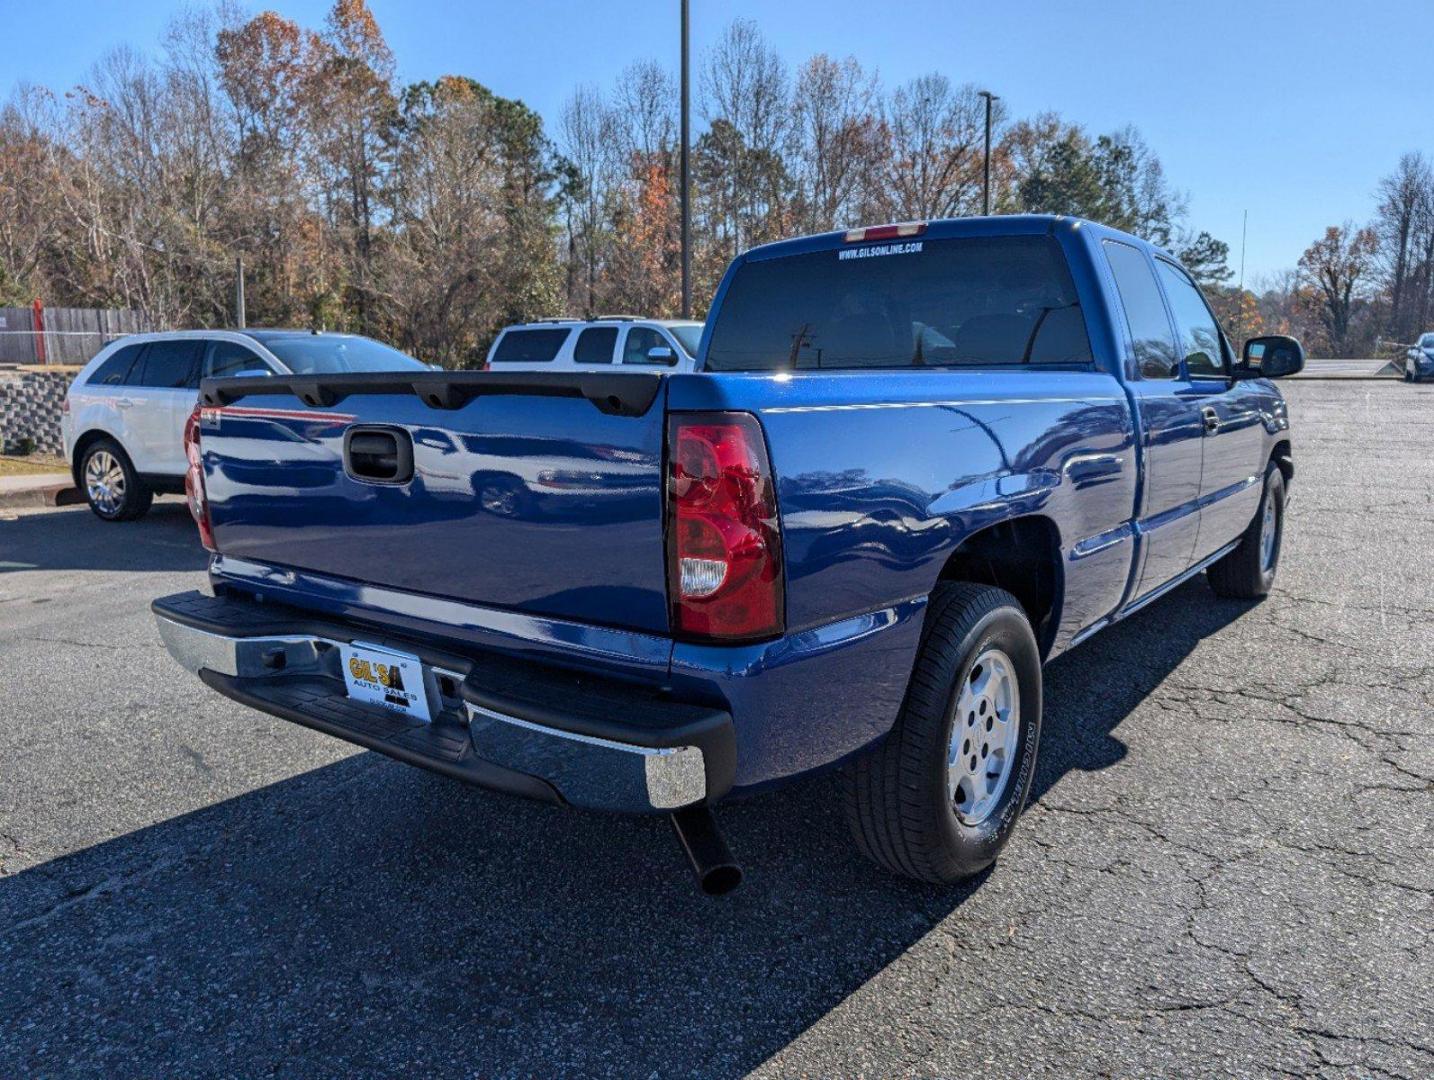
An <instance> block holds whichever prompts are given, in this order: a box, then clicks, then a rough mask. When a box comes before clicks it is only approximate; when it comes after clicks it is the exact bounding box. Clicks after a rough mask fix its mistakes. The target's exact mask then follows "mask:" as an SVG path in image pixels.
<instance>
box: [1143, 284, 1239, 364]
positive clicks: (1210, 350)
mask: <svg viewBox="0 0 1434 1080" xmlns="http://www.w3.org/2000/svg"><path fill="white" fill-rule="evenodd" d="M1156 264H1157V265H1158V266H1159V267H1160V280H1161V281H1163V282H1164V283H1165V295H1166V296H1168V297H1169V298H1170V307H1171V309H1172V310H1173V311H1174V312H1175V327H1176V329H1177V330H1179V332H1180V351H1181V352H1182V353H1183V354H1184V357H1185V370H1186V372H1187V373H1188V377H1189V378H1192V379H1223V378H1224V377H1225V374H1226V370H1225V353H1224V342H1223V340H1222V337H1221V334H1220V324H1219V323H1217V322H1216V321H1215V316H1214V315H1213V314H1212V313H1211V311H1210V306H1209V305H1208V304H1206V303H1205V298H1204V297H1203V296H1201V295H1200V290H1199V289H1197V288H1196V287H1195V283H1194V282H1193V281H1191V280H1190V278H1189V277H1187V276H1186V274H1185V271H1183V270H1181V269H1180V268H1179V267H1177V266H1174V265H1172V264H1171V263H1168V262H1166V261H1165V260H1164V259H1157V260H1156Z"/></svg>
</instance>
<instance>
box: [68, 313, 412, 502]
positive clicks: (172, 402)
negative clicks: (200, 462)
mask: <svg viewBox="0 0 1434 1080" xmlns="http://www.w3.org/2000/svg"><path fill="white" fill-rule="evenodd" d="M409 369H413V370H416V371H423V370H427V369H426V367H425V365H423V364H420V363H419V362H418V361H417V360H415V359H413V357H411V356H407V355H405V354H404V353H401V352H399V351H398V350H397V349H391V348H389V347H388V346H387V345H382V344H380V343H379V342H377V341H374V340H372V339H370V338H366V337H359V336H358V335H357V334H328V333H318V332H315V331H309V330H177V331H173V332H169V333H163V334H134V335H131V336H129V337H124V338H120V339H119V340H118V341H115V342H113V343H111V344H109V345H107V346H105V347H104V348H103V349H101V350H100V352H99V353H98V354H97V355H96V356H95V358H94V359H93V360H91V361H90V362H89V363H88V364H86V365H85V367H84V370H82V371H81V372H80V373H79V375H77V376H76V377H75V381H74V382H73V383H71V384H70V391H69V394H68V395H66V397H65V402H64V405H63V407H62V411H61V414H60V430H61V432H62V434H63V435H64V441H65V457H66V458H68V459H69V462H70V469H71V471H72V472H73V474H74V477H75V484H76V485H77V486H78V487H79V488H80V489H81V490H83V491H84V493H85V497H86V498H87V499H88V500H89V503H90V509H91V510H93V511H94V512H95V513H96V514H97V515H99V517H101V518H103V519H104V520H105V521H127V520H130V519H133V518H137V517H139V516H140V515H141V514H143V513H144V512H145V511H146V510H148V509H149V506H150V503H151V502H152V501H153V499H154V496H155V494H157V493H164V492H169V493H180V492H183V490H184V471H185V467H186V465H187V462H186V461H185V459H184V423H185V421H186V420H188V419H189V414H190V413H191V412H192V411H193V410H194V403H195V401H196V400H197V399H198V391H199V380H200V379H207V378H211V377H215V378H218V377H222V376H230V375H290V374H292V375H314V374H335V373H341V372H348V371H405V370H409Z"/></svg>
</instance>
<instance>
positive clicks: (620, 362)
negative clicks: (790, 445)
mask: <svg viewBox="0 0 1434 1080" xmlns="http://www.w3.org/2000/svg"><path fill="white" fill-rule="evenodd" d="M701 340H702V324H701V323H700V322H691V321H687V320H682V319H642V318H639V317H637V316H635V315H604V316H601V317H599V318H596V319H587V320H582V319H543V320H540V321H538V322H531V323H519V324H518V325H516V326H509V327H506V328H505V329H504V330H503V331H502V332H501V333H499V335H498V337H497V339H496V340H495V341H494V342H493V347H492V348H491V349H489V350H488V367H489V369H490V370H493V371H615V370H621V369H622V368H624V367H628V368H639V367H640V368H644V369H646V370H648V371H651V370H652V369H653V368H659V369H666V370H669V371H692V370H693V369H694V368H695V367H696V365H697V361H696V360H695V359H693V358H694V357H695V356H696V355H697V346H698V343H699V342H700V341H701Z"/></svg>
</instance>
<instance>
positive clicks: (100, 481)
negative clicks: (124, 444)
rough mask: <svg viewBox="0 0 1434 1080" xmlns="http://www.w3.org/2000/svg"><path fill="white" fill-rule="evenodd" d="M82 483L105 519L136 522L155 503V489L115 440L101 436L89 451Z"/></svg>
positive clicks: (93, 506) (82, 471) (86, 455)
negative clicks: (144, 478) (142, 477)
mask: <svg viewBox="0 0 1434 1080" xmlns="http://www.w3.org/2000/svg"><path fill="white" fill-rule="evenodd" d="M80 482H81V483H82V484H83V485H84V489H85V498H86V500H88V502H89V504H90V509H91V510H93V511H94V512H95V516H96V517H98V518H99V519H100V520H102V521H133V520H134V519H135V518H137V517H140V516H142V515H143V514H144V513H146V512H147V511H148V510H149V508H150V505H151V504H152V503H153V502H154V492H152V491H151V490H150V489H149V486H148V485H146V484H145V482H144V481H143V480H141V479H140V477H139V473H137V472H136V471H135V468H134V465H133V463H132V462H131V461H130V459H129V455H128V454H126V453H125V452H124V450H123V449H121V448H120V445H119V443H117V442H115V441H114V440H113V439H100V440H99V441H98V442H95V443H93V444H92V445H91V446H90V447H89V448H88V449H87V450H85V456H84V459H83V461H82V462H81V464H80Z"/></svg>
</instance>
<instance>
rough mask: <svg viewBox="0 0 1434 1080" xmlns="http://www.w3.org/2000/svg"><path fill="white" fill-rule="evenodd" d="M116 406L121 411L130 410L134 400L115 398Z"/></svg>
mask: <svg viewBox="0 0 1434 1080" xmlns="http://www.w3.org/2000/svg"><path fill="white" fill-rule="evenodd" d="M115 404H116V405H118V406H119V407H120V408H121V409H128V408H130V407H131V406H132V405H133V404H134V398H127V397H122V398H115Z"/></svg>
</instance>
